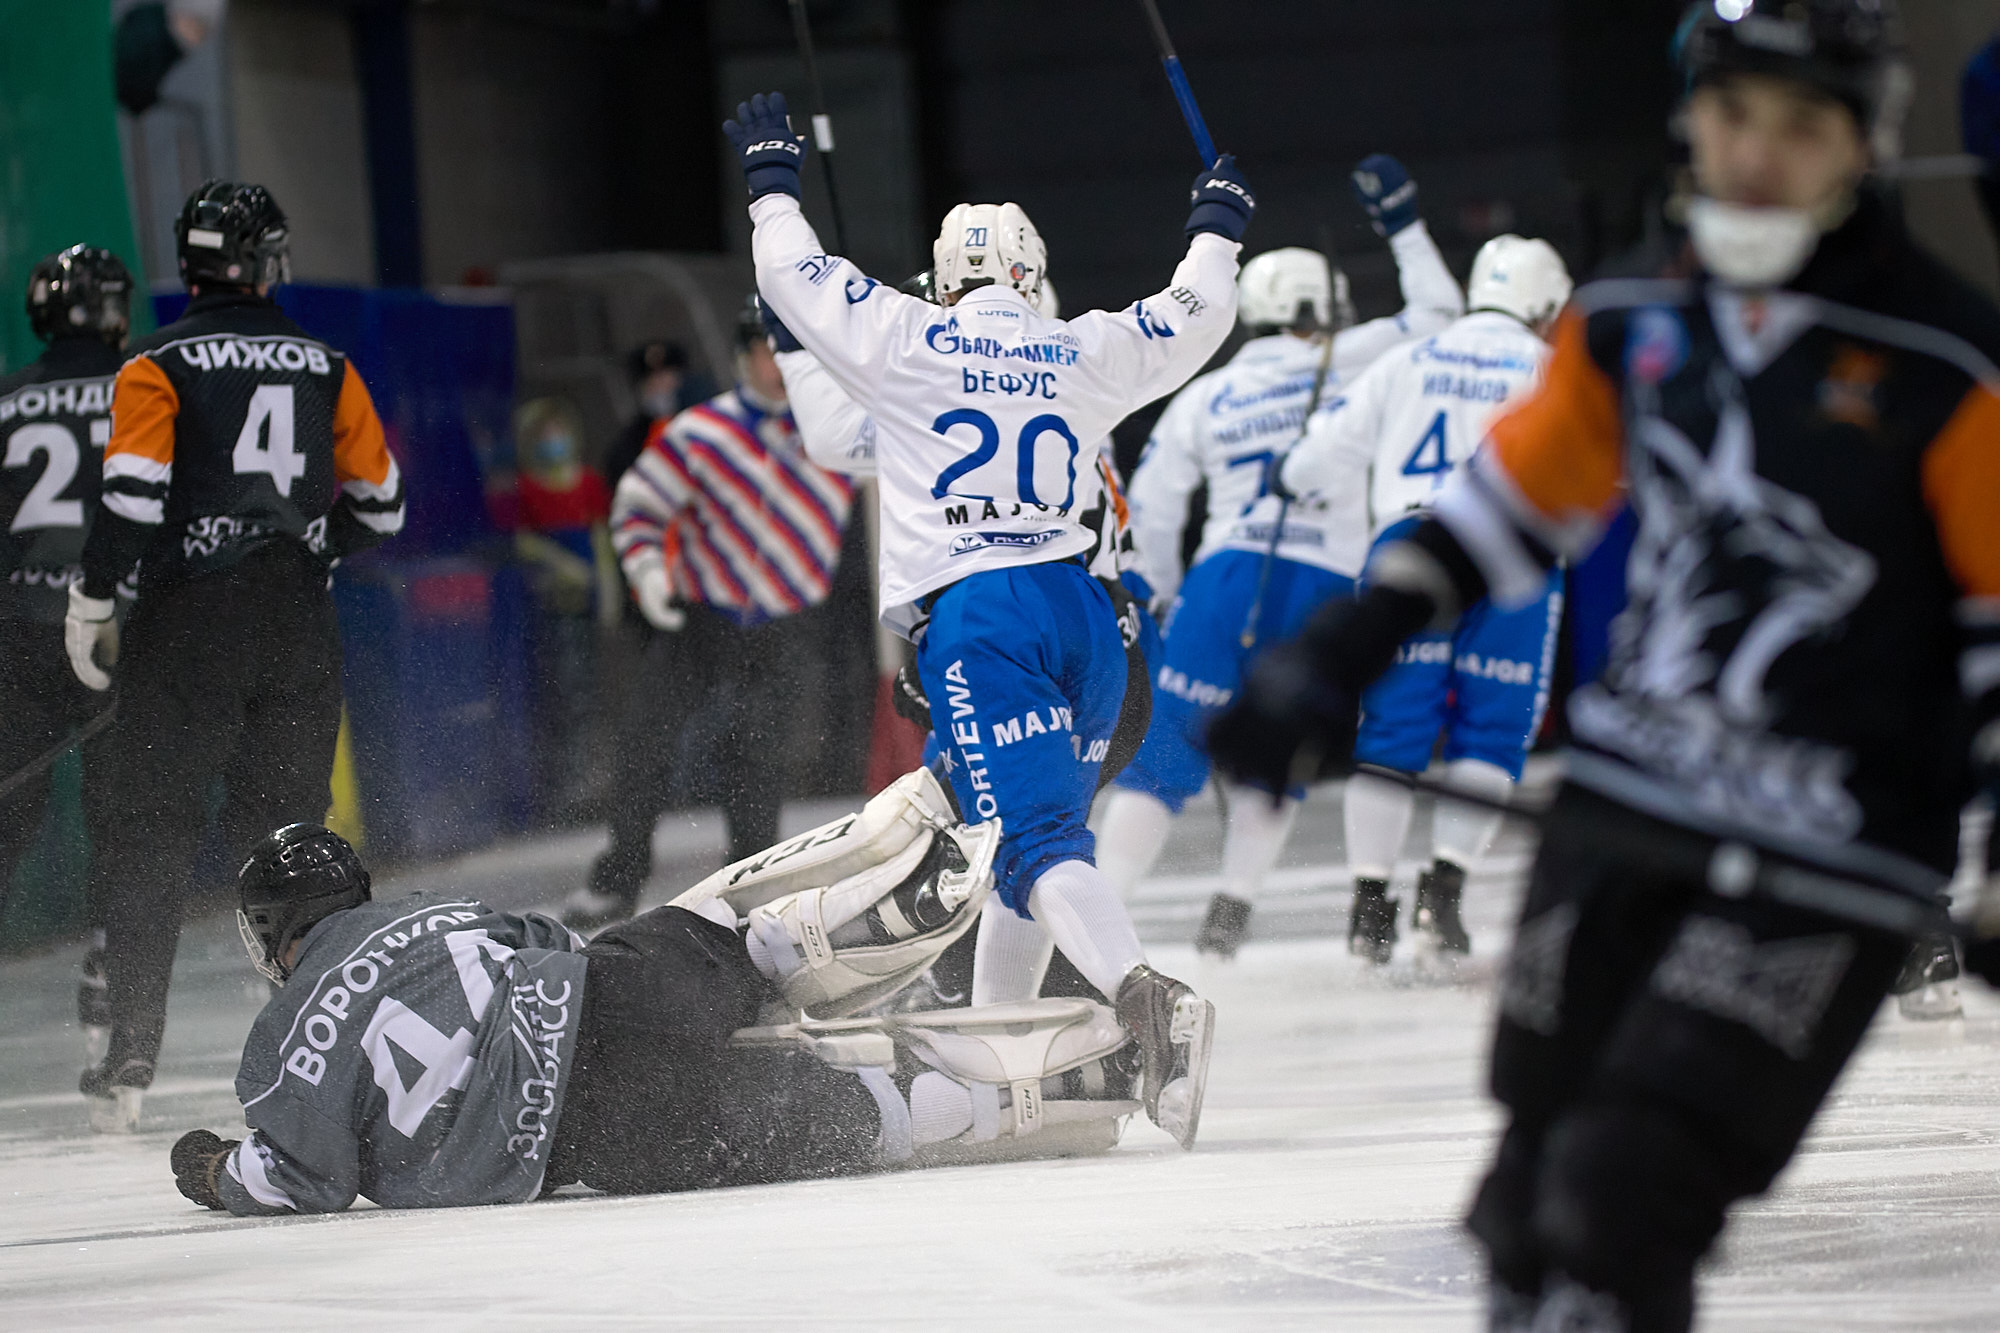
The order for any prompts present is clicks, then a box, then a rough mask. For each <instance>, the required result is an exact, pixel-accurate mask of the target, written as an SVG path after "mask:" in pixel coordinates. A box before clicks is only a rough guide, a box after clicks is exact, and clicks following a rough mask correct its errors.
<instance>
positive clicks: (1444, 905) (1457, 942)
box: [1410, 857, 1472, 963]
mask: <svg viewBox="0 0 2000 1333" xmlns="http://www.w3.org/2000/svg"><path fill="white" fill-rule="evenodd" d="M1464 892H1465V868H1464V867H1463V866H1459V865H1456V864H1454V863H1452V862H1450V861H1447V860H1445V859H1444V858H1443V857H1439V858H1438V859H1437V860H1436V861H1434V862H1432V863H1431V868H1430V869H1429V870H1426V871H1424V872H1423V873H1422V874H1420V875H1418V876H1417V898H1416V902H1415V903H1414V904H1413V905H1412V906H1411V908H1410V930H1411V933H1412V934H1414V935H1415V936H1416V940H1417V946H1418V947H1419V948H1420V949H1422V950H1424V951H1425V952H1426V953H1428V954H1431V955H1433V956H1434V957H1435V958H1436V959H1437V960H1439V961H1441V962H1445V963H1455V962H1457V961H1458V960H1460V959H1463V958H1465V957H1467V956H1468V955H1469V954H1471V952H1472V937H1471V936H1470V935H1468V934H1466V933H1465V923H1464V922H1463V921H1461V920H1460V919H1459V914H1458V908H1459V899H1460V898H1461V897H1462V896H1463V895H1464Z"/></svg>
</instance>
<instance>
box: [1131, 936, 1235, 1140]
mask: <svg viewBox="0 0 2000 1333" xmlns="http://www.w3.org/2000/svg"><path fill="white" fill-rule="evenodd" d="M1117 1009H1118V1021H1119V1022H1121V1023H1123V1024H1124V1025H1125V1026H1126V1028H1127V1029H1129V1030H1130V1031H1131V1033H1132V1035H1133V1036H1134V1037H1136V1038H1137V1039H1138V1042H1139V1051H1140V1054H1141V1056H1142V1057H1143V1058H1144V1060H1145V1072H1144V1074H1143V1075H1142V1076H1141V1078H1142V1087H1141V1095H1142V1098H1143V1100H1144V1102H1145V1106H1146V1115H1147V1116H1148V1117H1149V1118H1150V1119H1151V1120H1152V1122H1153V1123H1154V1124H1156V1125H1158V1126H1159V1127H1160V1128H1161V1129H1164V1130H1166V1131H1167V1133H1169V1134H1171V1135H1173V1136H1174V1141H1175V1142H1176V1143H1178V1144H1180V1145H1181V1147H1183V1148H1192V1147H1193V1146H1194V1138H1195V1134H1196V1133H1197V1132H1198V1131H1199V1130H1200V1128H1201V1104H1202V1099H1203V1098H1204V1097H1205V1096H1206V1095H1207V1093H1208V1057H1209V1053H1210V1043H1211V1041H1212V1040H1213V1038H1214V1035H1215V1006H1214V1005H1212V1004H1210V1003H1209V1002H1208V1001H1207V1000H1204V999H1202V998H1201V997H1200V996H1198V995H1196V994H1195V993H1194V992H1193V991H1192V990H1190V989H1189V988H1188V987H1187V986H1186V985H1185V984H1184V983H1182V982H1179V981H1175V980H1174V979H1173V978H1172V977H1168V976H1163V975H1162V974H1160V973H1159V972H1156V971H1154V970H1153V969H1152V968H1150V967H1147V966H1145V965H1143V964H1141V965H1140V966H1138V967H1135V968H1133V969H1132V971H1131V973H1130V974H1129V975H1128V976H1127V977H1126V978H1125V980H1124V982H1123V983H1122V984H1121V985H1120V986H1119V987H1118V1004H1117Z"/></svg>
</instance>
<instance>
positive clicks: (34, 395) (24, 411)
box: [0, 379, 111, 421]
mask: <svg viewBox="0 0 2000 1333" xmlns="http://www.w3.org/2000/svg"><path fill="white" fill-rule="evenodd" d="M110 410H111V381H110V380H104V379H97V380H76V381H73V382H70V383H67V384H31V385H29V386H28V387H27V388H25V389H22V390H20V391H19V392H17V393H13V394H9V395H8V396H7V397H5V398H0V421H12V420H13V419H14V418H15V417H39V416H42V415H44V414H47V415H50V416H54V415H56V414H58V413H67V414H68V415H70V416H80V417H81V416H90V415H93V414H99V413H104V412H109V411H110Z"/></svg>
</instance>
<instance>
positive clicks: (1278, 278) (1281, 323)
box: [1236, 245, 1347, 329]
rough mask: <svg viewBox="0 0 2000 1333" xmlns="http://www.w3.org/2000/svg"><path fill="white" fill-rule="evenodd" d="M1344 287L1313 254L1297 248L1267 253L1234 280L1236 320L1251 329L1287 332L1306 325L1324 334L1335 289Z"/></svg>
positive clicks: (1341, 278)
mask: <svg viewBox="0 0 2000 1333" xmlns="http://www.w3.org/2000/svg"><path fill="white" fill-rule="evenodd" d="M1346 281H1347V275H1346V274H1345V273H1339V272H1338V271H1337V270H1336V269H1335V268H1334V267H1333V265H1332V264H1330V263H1328V262H1327V258H1326V256H1325V255H1323V254H1321V253H1320V252H1319V251H1317V250H1307V249H1304V248H1302V247H1300V246H1296V245H1288V246H1286V247H1285V248H1284V249H1282V250H1266V251H1265V252H1264V253H1263V254H1261V255H1258V256H1256V257H1255V258H1254V259H1252V260H1250V262H1249V263H1247V264H1245V265H1244V266H1243V274H1242V276H1241V277H1239V278H1238V279H1237V280H1236V317H1237V318H1238V319H1240V320H1242V321H1243V323H1244V325H1245V326H1246V327H1248V328H1252V329H1289V328H1294V327H1296V326H1297V325H1299V324H1302V323H1306V322H1308V321H1310V322H1311V323H1313V324H1316V325H1318V326H1319V327H1321V328H1329V327H1331V326H1332V325H1333V316H1334V306H1335V291H1334V288H1335V285H1336V283H1338V284H1339V285H1341V286H1345V284H1346ZM1307 308H1310V310H1311V314H1310V315H1307V314H1306V313H1305V311H1306V310H1307Z"/></svg>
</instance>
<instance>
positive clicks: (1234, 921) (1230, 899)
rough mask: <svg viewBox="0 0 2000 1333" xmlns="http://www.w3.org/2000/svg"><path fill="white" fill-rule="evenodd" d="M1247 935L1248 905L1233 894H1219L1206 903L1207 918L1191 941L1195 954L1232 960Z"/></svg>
mask: <svg viewBox="0 0 2000 1333" xmlns="http://www.w3.org/2000/svg"><path fill="white" fill-rule="evenodd" d="M1249 933H1250V903H1249V901H1248V900H1247V899H1243V898H1238V897H1236V896H1234V895H1232V894H1227V893H1218V894H1216V895H1215V896H1214V897H1213V898H1210V899H1209V900H1208V916H1207V917H1206V918H1205V919H1204V920H1203V921H1202V923H1201V930H1200V931H1199V932H1198V933H1197V934H1196V935H1195V937H1194V948H1195V952H1196V953H1212V954H1215V955H1216V956H1218V957H1221V958H1234V957H1235V956H1236V950H1237V949H1238V948H1240V947H1241V946H1242V944H1243V941H1244V938H1245V937H1246V936H1248V935H1249Z"/></svg>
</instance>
